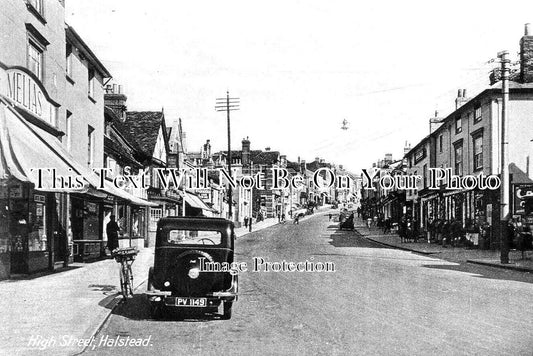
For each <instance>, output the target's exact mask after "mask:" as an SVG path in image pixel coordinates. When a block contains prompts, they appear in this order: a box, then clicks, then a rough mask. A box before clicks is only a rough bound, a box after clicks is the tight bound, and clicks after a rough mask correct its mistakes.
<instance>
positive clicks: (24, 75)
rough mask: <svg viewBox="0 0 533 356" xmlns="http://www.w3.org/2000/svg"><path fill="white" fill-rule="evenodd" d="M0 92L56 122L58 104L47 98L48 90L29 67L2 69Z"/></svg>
mask: <svg viewBox="0 0 533 356" xmlns="http://www.w3.org/2000/svg"><path fill="white" fill-rule="evenodd" d="M0 94H2V95H5V96H7V97H8V98H9V99H11V100H13V102H14V103H16V104H17V105H18V106H20V107H22V108H24V109H26V110H28V111H29V112H31V113H32V114H34V115H35V116H37V117H38V118H40V119H42V120H43V121H46V122H48V123H50V124H55V119H56V117H55V116H56V110H57V109H56V106H55V105H54V104H53V103H51V102H50V101H49V100H47V98H48V94H47V93H46V90H45V89H44V87H43V86H42V84H41V83H40V82H38V81H37V80H36V79H35V76H34V75H33V74H31V72H29V71H28V70H27V69H25V68H22V67H14V68H7V69H5V70H2V69H0Z"/></svg>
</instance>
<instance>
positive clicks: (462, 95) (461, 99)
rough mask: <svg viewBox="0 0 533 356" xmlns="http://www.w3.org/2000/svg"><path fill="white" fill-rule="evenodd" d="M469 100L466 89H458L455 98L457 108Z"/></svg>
mask: <svg viewBox="0 0 533 356" xmlns="http://www.w3.org/2000/svg"><path fill="white" fill-rule="evenodd" d="M467 101H468V98H467V97H466V89H458V90H457V98H455V110H457V109H459V108H460V107H461V106H463V105H464V104H465V103H466V102H467Z"/></svg>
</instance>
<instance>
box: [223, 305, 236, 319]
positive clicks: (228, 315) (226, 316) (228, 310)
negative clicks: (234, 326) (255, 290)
mask: <svg viewBox="0 0 533 356" xmlns="http://www.w3.org/2000/svg"><path fill="white" fill-rule="evenodd" d="M223 303H224V305H223V309H224V313H223V314H222V315H221V317H220V319H222V320H229V319H231V310H232V307H233V302H223Z"/></svg>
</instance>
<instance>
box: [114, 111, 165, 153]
mask: <svg viewBox="0 0 533 356" xmlns="http://www.w3.org/2000/svg"><path fill="white" fill-rule="evenodd" d="M116 127H117V129H118V130H119V131H120V133H121V134H122V135H123V136H124V137H126V139H127V140H128V141H129V142H130V143H131V144H132V145H134V146H135V148H136V150H137V151H138V152H139V153H140V154H142V155H143V156H145V157H147V158H148V157H152V154H153V153H154V148H155V144H156V142H157V137H158V135H159V129H160V128H161V127H162V129H163V136H164V139H165V146H166V149H167V152H168V137H167V135H166V126H165V116H164V114H163V112H162V111H128V112H127V113H126V120H125V121H124V122H122V121H118V122H116Z"/></svg>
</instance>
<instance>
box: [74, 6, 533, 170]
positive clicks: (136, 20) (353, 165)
mask: <svg viewBox="0 0 533 356" xmlns="http://www.w3.org/2000/svg"><path fill="white" fill-rule="evenodd" d="M502 8H503V9H505V11H504V12H503V11H502ZM66 17H67V22H68V24H69V25H71V26H73V27H74V28H75V29H76V31H77V32H78V34H79V35H80V36H81V37H82V38H83V39H84V41H85V42H86V43H87V44H88V45H89V47H91V49H92V50H93V52H94V53H95V54H96V56H97V57H98V58H99V59H100V60H101V61H102V63H103V64H104V66H106V68H107V69H108V70H109V71H110V72H111V74H112V75H113V81H112V83H116V84H121V85H123V86H124V90H125V94H126V95H127V96H128V101H127V105H128V110H131V111H134V110H135V111H143V110H145V111H150V110H161V108H163V109H164V112H165V117H166V121H167V125H172V122H173V121H174V120H177V119H178V118H181V119H182V125H183V129H184V131H185V132H186V133H187V146H188V150H189V151H199V150H200V147H201V145H202V144H203V143H205V141H206V140H207V139H209V140H211V144H212V146H213V150H225V149H226V148H227V135H226V132H227V131H226V130H227V128H226V114H225V113H222V112H217V111H216V110H215V101H216V99H217V98H221V97H225V95H226V91H229V92H230V96H231V97H234V98H239V99H240V108H239V110H238V111H234V112H231V140H232V148H233V149H240V147H241V140H242V139H243V138H245V137H248V138H249V139H250V141H251V147H252V149H265V148H266V147H270V148H271V149H272V150H277V151H280V152H281V154H285V155H287V158H288V159H289V160H291V161H297V160H298V157H300V158H301V159H302V160H306V161H308V162H309V161H312V160H314V159H315V158H316V157H319V158H323V159H325V160H326V161H327V162H331V163H335V164H342V165H343V166H344V167H347V168H348V169H350V170H351V171H352V172H354V173H360V171H361V169H362V168H368V167H369V166H371V164H372V163H373V162H376V161H377V160H378V159H382V158H383V157H384V155H385V154H386V153H392V154H393V158H394V159H400V158H401V157H402V156H403V148H404V146H405V144H406V142H407V143H409V144H410V145H411V147H412V146H414V145H416V144H417V143H418V142H419V141H420V139H422V138H423V137H424V136H425V135H427V134H428V131H429V124H428V120H429V118H430V117H433V116H434V115H435V111H436V110H438V112H439V116H441V117H442V116H445V115H448V114H449V113H451V112H452V111H453V110H454V108H455V102H454V100H455V97H456V96H457V89H463V88H464V89H467V94H468V96H469V97H473V96H475V95H476V94H477V93H479V92H480V91H481V90H482V89H483V88H485V87H487V86H488V74H489V71H490V70H491V69H492V68H493V67H495V66H497V65H498V64H497V63H494V62H492V63H489V62H490V61H491V59H495V58H496V56H497V53H498V52H499V51H502V50H508V51H509V53H510V57H511V59H512V60H515V59H516V58H517V53H518V51H519V40H520V38H521V37H522V35H523V33H524V24H525V23H528V22H532V23H533V2H532V1H506V2H501V1H499V2H496V1H468V2H467V1H455V0H447V1H439V2H433V1H392V0H391V1H388V0H387V1H385V0H383V1H373V2H372V1H365V2H355V1H353V0H352V1H348V0H347V1H341V0H330V1H316V0H305V1H296V0H270V1H254V0H235V1H234V0H226V1H220V0H218V1H215V0H213V1H212V0H206V1H181V0H177V1H170V0H152V1H150V2H147V1H145V0H143V1H141V0H91V1H86V0H67V1H66ZM344 119H346V120H347V121H348V122H349V124H348V127H349V129H348V130H342V129H341V126H342V121H343V120H344Z"/></svg>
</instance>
